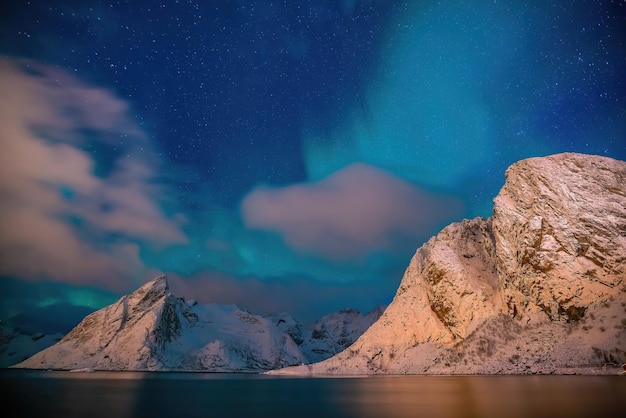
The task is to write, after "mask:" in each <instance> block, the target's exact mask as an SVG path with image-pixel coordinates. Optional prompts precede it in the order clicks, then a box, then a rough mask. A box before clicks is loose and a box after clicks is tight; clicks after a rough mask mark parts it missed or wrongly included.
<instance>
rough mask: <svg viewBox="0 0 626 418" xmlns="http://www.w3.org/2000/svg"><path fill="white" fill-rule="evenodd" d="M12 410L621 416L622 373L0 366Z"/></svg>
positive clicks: (624, 409)
mask: <svg viewBox="0 0 626 418" xmlns="http://www.w3.org/2000/svg"><path fill="white" fill-rule="evenodd" d="M0 384H1V388H2V389H1V390H2V395H3V396H2V398H3V399H4V400H5V401H4V402H3V403H4V405H3V407H4V408H3V409H5V410H7V411H17V412H16V415H15V416H20V417H67V418H70V417H116V418H123V417H151V418H156V417H544V416H545V417H551V418H554V417H623V416H626V377H621V376H370V377H344V378H338V377H333V378H308V377H307V378H305V377H296V378H294V377H278V376H265V375H243V374H205V373H135V372H94V373H70V372H45V371H24V370H2V371H1V372H0Z"/></svg>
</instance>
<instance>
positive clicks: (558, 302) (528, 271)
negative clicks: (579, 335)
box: [493, 154, 626, 321]
mask: <svg viewBox="0 0 626 418" xmlns="http://www.w3.org/2000/svg"><path fill="white" fill-rule="evenodd" d="M506 178H507V181H506V184H505V185H504V187H503V188H502V190H501V191H500V193H499V194H498V196H497V197H496V198H495V200H494V215H493V230H494V235H495V238H496V246H497V251H496V255H497V265H498V271H499V273H500V281H501V287H502V297H503V300H504V302H505V303H506V306H507V308H508V313H510V314H512V315H514V316H515V317H519V318H523V317H528V319H537V314H539V318H538V319H539V320H541V319H543V318H542V317H543V315H547V316H548V317H549V318H550V319H552V320H565V321H577V320H580V319H581V318H583V317H584V315H585V312H586V311H587V310H588V308H589V305H590V304H594V303H600V302H603V301H606V300H607V299H608V298H609V296H610V295H611V294H613V293H614V291H615V289H616V288H617V287H618V286H620V285H621V284H622V283H623V281H624V275H625V273H626V215H625V208H626V187H625V184H626V164H625V163H624V162H622V161H617V160H613V159H611V158H606V157H595V156H594V157H591V156H588V155H581V154H559V155H555V156H550V157H545V158H531V159H528V160H524V161H521V162H519V163H517V164H514V165H512V166H511V167H510V168H509V169H508V170H507V173H506Z"/></svg>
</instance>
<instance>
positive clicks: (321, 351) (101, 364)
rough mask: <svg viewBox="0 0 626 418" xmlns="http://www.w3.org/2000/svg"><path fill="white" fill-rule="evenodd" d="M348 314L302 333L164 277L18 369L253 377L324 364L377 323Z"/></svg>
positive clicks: (286, 319)
mask: <svg viewBox="0 0 626 418" xmlns="http://www.w3.org/2000/svg"><path fill="white" fill-rule="evenodd" d="M381 312H382V309H381V308H379V309H377V310H375V311H373V312H372V313H370V314H369V315H367V316H365V315H361V314H360V313H359V312H358V311H356V310H349V309H348V310H344V311H340V312H337V313H334V314H331V315H327V316H326V317H324V318H321V319H320V320H318V321H316V322H315V323H313V324H310V325H301V324H300V323H298V322H297V321H295V320H294V319H293V318H292V317H291V316H290V315H289V314H286V313H281V314H276V315H272V316H269V317H262V316H258V315H253V314H251V313H249V312H247V311H245V310H242V309H239V308H238V307H236V306H234V305H218V304H208V305H199V304H197V303H195V302H190V301H185V300H184V299H182V298H178V297H175V296H172V295H171V294H170V293H169V289H168V285H167V279H166V278H165V276H161V277H159V278H157V279H155V280H153V281H151V282H149V283H147V284H145V285H144V286H142V287H141V288H140V289H138V290H137V291H135V292H134V293H132V294H131V295H127V296H123V297H122V298H120V299H119V300H118V301H117V302H116V303H114V304H113V305H110V306H107V307H105V308H103V309H101V310H99V311H96V312H94V313H92V314H91V315H88V316H87V317H86V318H85V319H84V320H83V321H82V322H81V323H80V324H78V326H76V327H75V328H74V329H73V330H72V331H71V332H70V333H69V334H67V335H66V336H65V337H64V338H63V339H62V340H61V341H60V342H59V343H57V344H55V345H54V346H52V347H49V348H47V349H45V350H43V351H42V352H39V353H37V354H35V355H34V356H32V357H31V358H29V359H28V360H26V361H23V362H22V363H20V364H17V365H16V366H15V367H23V368H45V369H62V370H72V369H96V370H187V371H211V372H254V371H263V370H270V369H276V368H281V367H285V366H289V365H295V364H303V363H306V364H309V363H312V362H316V361H320V360H324V359H326V358H328V357H330V356H332V355H334V354H336V353H338V352H339V351H341V350H343V349H344V348H345V347H347V346H349V345H350V344H352V343H353V342H354V341H355V340H356V339H357V338H358V337H359V336H360V335H361V334H362V333H363V332H364V331H365V330H366V329H367V328H368V327H369V325H371V324H372V323H373V322H374V321H376V319H378V317H379V316H380V314H381Z"/></svg>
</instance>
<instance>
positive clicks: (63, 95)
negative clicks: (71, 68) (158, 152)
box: [0, 58, 186, 289]
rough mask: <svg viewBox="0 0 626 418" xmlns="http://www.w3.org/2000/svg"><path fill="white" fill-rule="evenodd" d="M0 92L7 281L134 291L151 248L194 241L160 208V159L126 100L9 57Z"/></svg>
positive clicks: (2, 261) (1, 67) (0, 268)
mask: <svg viewBox="0 0 626 418" xmlns="http://www.w3.org/2000/svg"><path fill="white" fill-rule="evenodd" d="M0 92H1V93H0V94H1V95H2V96H1V100H0V274H3V275H14V276H18V277H25V278H29V279H52V280H59V281H67V282H71V283H76V284H83V283H85V284H87V283H89V284H95V285H99V286H103V287H107V288H112V289H126V288H127V286H128V283H127V281H128V279H129V278H130V277H134V276H135V277H136V276H137V275H138V274H142V273H144V274H145V273H146V271H147V267H146V266H144V265H143V263H142V261H141V259H140V257H139V246H140V245H141V244H142V243H149V244H152V245H168V244H172V243H182V242H185V241H186V237H185V235H184V233H183V232H182V230H181V229H180V227H179V226H178V225H177V224H176V222H174V221H173V220H171V219H169V218H168V217H166V216H165V215H164V214H163V212H162V210H161V209H160V206H159V200H158V196H159V187H158V186H157V185H156V184H155V181H154V180H155V173H156V166H155V164H156V162H157V161H156V158H155V153H154V152H153V151H152V149H151V147H150V142H149V140H148V138H147V137H146V135H145V134H144V133H143V132H142V130H141V129H140V127H139V126H138V125H137V124H136V123H135V122H134V121H133V119H132V117H131V115H130V112H129V108H128V104H127V103H126V102H124V101H123V100H121V99H119V98H117V97H115V96H114V95H113V94H112V93H111V92H109V91H107V90H104V89H100V88H96V87H92V86H89V85H87V84H85V83H83V82H81V81H79V80H78V79H76V78H75V77H73V76H72V75H69V74H68V73H66V72H64V71H62V70H59V69H56V68H53V67H50V66H45V65H41V64H38V63H36V62H32V61H24V60H14V59H9V58H0ZM99 150H100V152H102V151H103V150H108V151H109V152H108V153H104V154H105V155H100V154H99ZM99 165H106V167H107V169H106V170H102V169H99Z"/></svg>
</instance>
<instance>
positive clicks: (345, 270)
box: [0, 0, 626, 332]
mask: <svg viewBox="0 0 626 418" xmlns="http://www.w3.org/2000/svg"><path fill="white" fill-rule="evenodd" d="M625 43H626V3H625V2H624V1H604V0H601V1H579V0H575V1H571V2H564V1H548V2H521V1H517V0H491V1H486V0H485V1H482V0H476V1H471V2H460V1H459V2H457V1H428V0H424V1H394V0H384V1H383V0H378V1H377V0H293V1H291V0H290V1H279V0H276V1H270V0H259V1H247V0H245V1H244V0H219V1H218V0H214V1H196V0H191V1H188V0H162V1H152V0H133V1H130V0H120V1H104V0H101V1H95V0H94V1H89V0H87V1H85V0H73V1H69V0H59V1H55V2H50V1H43V0H31V1H27V0H21V1H14V2H3V3H2V5H0V319H1V320H2V322H3V323H11V324H17V325H20V326H21V327H22V328H24V329H26V330H27V331H43V332H56V331H61V332H67V331H68V330H69V329H70V328H71V327H72V326H73V325H75V324H76V323H77V322H78V321H79V320H80V319H82V317H83V316H84V315H85V314H86V313H88V312H90V311H92V310H94V309H98V308H100V307H102V306H105V305H107V304H109V303H112V302H114V301H115V300H116V299H117V298H118V297H119V296H120V295H122V294H125V293H128V292H131V291H133V290H134V289H136V288H137V287H138V286H140V285H141V284H143V283H145V282H146V281H148V280H150V279H152V278H153V277H155V276H156V275H158V274H161V273H166V274H167V275H168V277H169V280H170V287H171V288H172V291H173V293H175V294H178V295H181V296H185V297H187V298H193V299H197V300H198V301H199V302H202V303H209V302H218V303H227V304H230V303H234V304H237V305H238V306H240V307H242V308H246V309H248V310H250V311H251V312H253V313H258V314H267V313H271V312H276V311H288V312H291V313H292V315H294V317H296V318H297V319H300V320H303V321H309V320H312V319H314V318H316V317H319V316H321V315H324V314H327V313H330V312H333V311H336V310H339V309H342V308H346V307H354V308H358V309H360V310H362V311H364V312H367V311H369V310H371V309H373V308H374V307H376V306H378V305H382V304H387V303H389V302H390V301H391V299H392V298H393V295H394V294H395V291H396V289H397V286H398V284H399V282H400V280H401V278H402V274H403V272H404V270H405V268H406V266H407V265H408V262H409V260H410V258H411V256H412V255H413V254H414V252H415V250H416V249H417V248H418V247H419V246H420V245H422V244H423V243H424V242H425V241H427V240H428V238H429V237H431V236H432V235H434V234H436V233H437V232H438V231H439V230H440V229H441V228H443V227H444V226H445V225H447V224H449V223H451V222H455V221H460V220H462V219H464V218H473V217H476V216H483V217H487V216H490V215H491V210H492V199H493V198H494V197H495V195H496V194H497V193H498V190H499V189H500V187H501V186H502V185H503V183H504V171H505V170H506V168H507V167H508V166H509V165H510V164H512V163H513V162H515V161H517V160H519V159H522V158H527V157H534V156H541V155H549V154H554V153H559V152H565V151H574V152H583V153H588V154H597V155H604V156H609V157H613V158H617V159H621V160H624V159H626V85H625V83H626V45H625Z"/></svg>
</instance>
